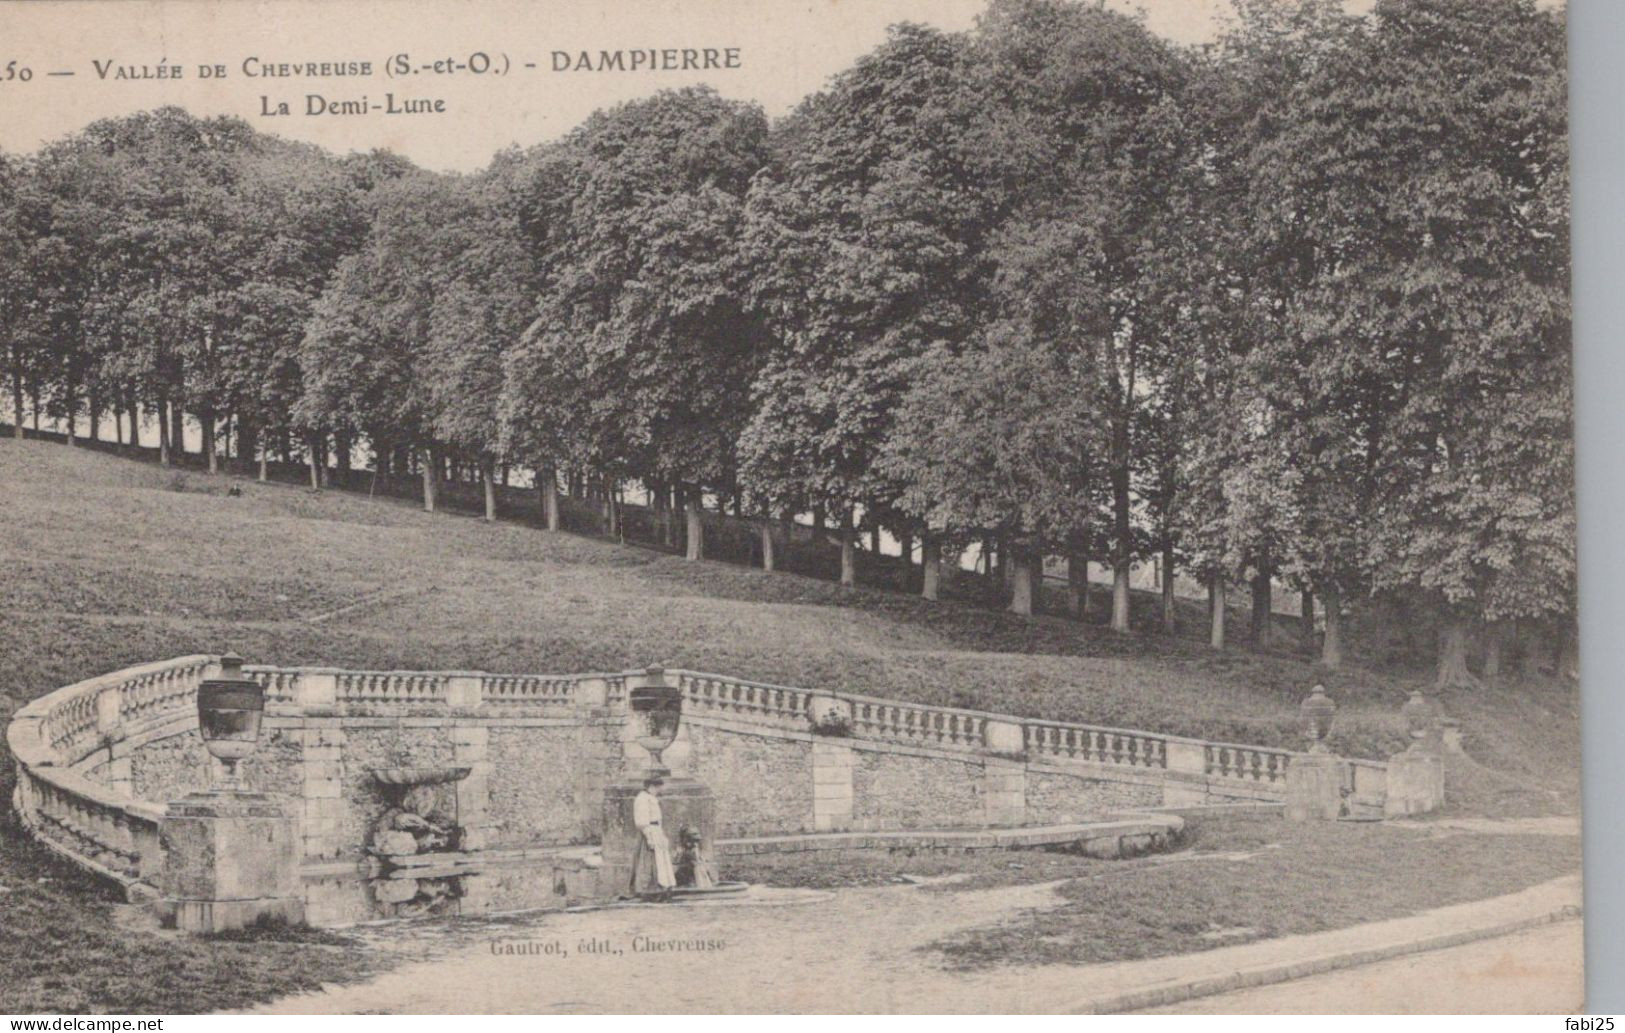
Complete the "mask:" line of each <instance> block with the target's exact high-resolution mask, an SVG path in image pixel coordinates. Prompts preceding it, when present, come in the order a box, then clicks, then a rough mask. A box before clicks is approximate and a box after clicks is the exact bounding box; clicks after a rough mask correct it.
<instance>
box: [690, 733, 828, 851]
mask: <svg viewBox="0 0 1625 1033" xmlns="http://www.w3.org/2000/svg"><path fill="white" fill-rule="evenodd" d="M685 728H686V730H685V733H684V735H685V739H686V745H687V750H686V751H678V752H675V753H674V754H673V755H672V758H671V759H672V761H673V770H675V771H677V772H678V773H679V774H686V775H688V776H689V777H691V778H696V779H699V780H700V781H701V782H704V783H705V784H706V785H708V786H710V787H711V789H712V790H713V791H714V792H715V793H716V798H717V815H718V826H719V828H720V830H721V834H722V835H724V836H745V835H762V834H767V833H772V832H802V831H810V830H811V829H812V828H813V759H812V753H813V745H812V741H811V739H810V737H807V736H802V737H800V738H787V737H780V736H770V735H754V734H749V733H744V732H736V731H731V730H726V729H723V728H719V727H714V726H709V725H702V724H700V723H698V722H690V723H689V724H688V725H687V726H685ZM685 754H686V756H685ZM680 762H686V763H681V766H679V764H680Z"/></svg>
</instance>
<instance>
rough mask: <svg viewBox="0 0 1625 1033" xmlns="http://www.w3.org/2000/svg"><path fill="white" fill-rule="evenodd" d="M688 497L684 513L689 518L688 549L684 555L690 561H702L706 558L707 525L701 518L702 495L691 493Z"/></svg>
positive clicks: (695, 492)
mask: <svg viewBox="0 0 1625 1033" xmlns="http://www.w3.org/2000/svg"><path fill="white" fill-rule="evenodd" d="M687 496H688V499H687V502H688V505H687V506H686V507H685V509H684V512H685V513H686V514H687V517H688V520H687V524H688V547H687V549H686V550H685V551H684V553H683V555H684V558H686V559H689V560H702V559H704V558H705V523H704V521H703V520H702V518H701V516H700V493H699V491H697V490H696V491H690V492H688V493H687Z"/></svg>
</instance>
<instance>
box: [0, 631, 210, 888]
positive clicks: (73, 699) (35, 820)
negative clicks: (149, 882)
mask: <svg viewBox="0 0 1625 1033" xmlns="http://www.w3.org/2000/svg"><path fill="white" fill-rule="evenodd" d="M213 662H214V659H213V658H212V657H207V656H188V657H181V658H179V659H176V660H170V661H165V662H162V663H156V664H143V665H142V666H140V667H133V668H129V669H127V670H123V671H115V672H113V673H111V674H106V675H102V676H101V677H98V678H91V679H88V680H86V681H82V682H78V683H76V684H73V685H69V686H67V687H65V688H61V689H58V690H57V691H55V692H52V693H49V694H48V695H45V696H42V697H40V698H39V699H37V700H34V701H33V702H31V703H28V704H25V705H24V706H23V707H22V708H21V709H19V710H18V711H17V713H16V714H14V715H12V719H11V722H10V724H8V725H7V727H6V745H7V746H8V747H9V748H10V750H11V753H12V757H13V760H14V761H15V763H16V766H17V788H16V793H15V804H16V809H17V813H18V816H19V817H20V818H21V819H22V821H23V823H24V824H25V825H26V826H27V827H28V828H29V829H31V830H32V831H33V832H34V834H35V835H36V836H37V837H38V838H39V839H40V841H41V842H43V843H45V844H46V845H47V846H49V847H50V848H51V849H52V850H54V851H56V852H57V853H59V854H62V855H63V856H65V857H67V858H68V859H70V860H72V861H73V862H75V863H76V864H79V865H81V866H82V867H84V868H87V869H89V870H90V871H93V872H97V873H99V874H102V875H104V876H106V877H108V878H111V879H114V880H117V881H119V882H120V883H123V884H125V885H129V884H131V883H133V882H135V881H137V880H138V879H139V878H140V876H141V874H142V863H143V859H144V858H145V859H147V860H148V861H149V862H150V861H153V860H154V859H156V857H157V849H158V847H157V844H158V816H159V812H158V810H157V808H156V807H154V806H153V805H152V804H148V803H146V802H144V801H140V800H135V799H132V798H131V797H130V796H128V795H127V794H125V793H121V792H118V791H115V790H114V789H112V788H110V787H109V786H105V785H101V784H99V783H96V782H92V781H91V780H90V779H88V778H86V777H85V776H84V775H83V774H81V773H79V772H78V771H76V770H74V768H73V765H75V764H77V763H78V762H79V761H80V760H82V759H84V758H85V757H87V756H88V755H90V754H91V753H92V752H94V751H95V750H96V749H98V748H100V747H101V746H102V745H104V734H110V733H111V732H112V730H113V727H114V726H111V725H109V724H108V722H116V723H117V724H125V725H134V724H139V723H142V722H145V721H147V720H149V719H151V718H155V717H161V716H165V715H167V714H171V713H175V712H184V711H185V709H186V708H187V707H188V706H189V705H190V704H191V702H192V701H193V700H194V699H195V698H196V694H197V686H198V683H199V682H200V681H201V680H202V678H203V676H204V674H205V672H206V671H207V670H208V667H209V665H210V664H211V663H213ZM104 700H105V701H106V702H104Z"/></svg>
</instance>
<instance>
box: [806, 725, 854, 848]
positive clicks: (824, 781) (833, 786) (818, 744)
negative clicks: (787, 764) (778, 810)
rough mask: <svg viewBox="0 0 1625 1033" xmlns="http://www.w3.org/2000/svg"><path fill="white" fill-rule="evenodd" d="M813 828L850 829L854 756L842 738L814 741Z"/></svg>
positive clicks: (828, 830)
mask: <svg viewBox="0 0 1625 1033" xmlns="http://www.w3.org/2000/svg"><path fill="white" fill-rule="evenodd" d="M812 761H813V829H814V830H815V831H817V832H837V831H841V830H844V829H849V828H851V827H852V769H853V767H854V766H855V764H856V756H855V754H854V753H853V751H852V747H851V745H849V744H848V743H847V742H846V741H845V740H843V739H831V738H826V737H815V738H814V739H813V756H812Z"/></svg>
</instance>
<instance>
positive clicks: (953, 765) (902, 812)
mask: <svg viewBox="0 0 1625 1033" xmlns="http://www.w3.org/2000/svg"><path fill="white" fill-rule="evenodd" d="M855 752H856V754H857V756H856V763H855V764H854V765H853V768H852V819H853V824H854V825H855V826H856V827H857V828H863V829H906V828H933V827H939V828H953V827H968V826H974V825H981V824H982V789H981V783H982V764H981V762H980V761H961V760H948V759H944V758H940V757H931V756H924V755H915V754H908V753H889V752H888V753H880V752H876V751H872V750H857V751H855Z"/></svg>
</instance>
